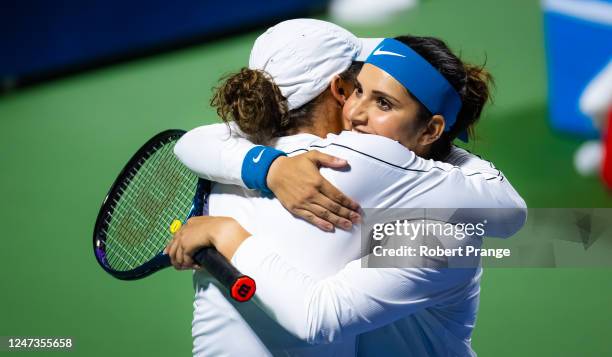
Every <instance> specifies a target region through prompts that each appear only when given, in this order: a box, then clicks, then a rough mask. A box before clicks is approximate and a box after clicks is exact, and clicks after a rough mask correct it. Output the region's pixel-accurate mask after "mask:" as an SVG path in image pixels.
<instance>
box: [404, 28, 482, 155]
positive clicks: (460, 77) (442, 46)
mask: <svg viewBox="0 0 612 357" xmlns="http://www.w3.org/2000/svg"><path fill="white" fill-rule="evenodd" d="M395 39H396V40H398V41H400V42H402V43H404V44H406V45H408V46H410V48H412V49H413V50H414V51H415V52H416V53H418V54H419V55H420V56H421V57H423V58H424V59H425V60H426V61H427V62H429V63H430V64H431V65H432V66H433V67H434V68H436V69H437V70H438V71H439V72H440V73H441V74H442V75H443V76H444V78H446V80H447V81H448V82H449V83H450V84H451V86H453V88H455V90H456V91H457V93H459V96H460V97H461V110H460V111H459V114H458V115H457V121H456V122H455V124H454V125H453V126H452V127H451V128H450V131H445V132H444V133H443V134H442V136H441V137H440V138H439V139H438V140H436V141H435V142H434V143H433V144H432V147H431V152H430V157H431V158H433V159H435V160H443V159H444V158H446V156H448V154H449V152H450V149H451V145H452V142H453V140H454V139H455V138H456V137H457V136H458V135H459V134H460V133H461V132H463V131H466V130H467V132H468V134H469V136H470V138H471V139H473V137H474V125H475V124H476V122H477V121H478V119H479V118H480V114H481V113H482V109H483V108H484V106H485V104H486V103H487V101H488V100H489V99H490V97H491V92H490V87H491V86H492V85H493V84H494V81H493V77H492V76H491V74H490V73H489V72H488V71H487V70H486V69H484V65H482V66H474V65H471V64H467V63H463V62H462V61H461V59H459V57H457V56H456V55H454V54H453V53H452V52H451V50H450V49H449V48H448V46H447V45H446V43H444V41H442V40H440V39H438V38H435V37H420V36H399V37H396V38H395ZM415 99H416V98H415ZM417 101H418V99H417ZM431 117H432V113H431V112H430V111H429V110H428V109H427V108H426V107H425V106H424V105H423V104H421V103H419V111H418V113H417V119H418V120H419V121H420V122H422V123H423V124H426V123H427V122H429V120H430V119H431Z"/></svg>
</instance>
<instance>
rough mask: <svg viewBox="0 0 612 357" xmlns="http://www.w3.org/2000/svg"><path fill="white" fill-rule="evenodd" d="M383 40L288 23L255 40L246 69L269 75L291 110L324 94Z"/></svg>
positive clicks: (324, 25)
mask: <svg viewBox="0 0 612 357" xmlns="http://www.w3.org/2000/svg"><path fill="white" fill-rule="evenodd" d="M382 40H383V38H357V37H356V36H355V35H353V34H352V33H350V32H349V31H347V30H345V29H343V28H342V27H340V26H338V25H335V24H332V23H331V22H327V21H321V20H315V19H294V20H287V21H283V22H281V23H279V24H277V25H275V26H272V27H270V28H269V29H268V30H267V31H266V32H264V33H263V34H262V35H260V36H259V37H258V38H257V40H255V44H253V49H251V57H250V59H249V68H251V69H257V70H262V71H264V72H266V73H268V74H269V75H270V76H271V77H272V80H273V81H274V83H275V84H276V85H277V86H278V87H279V88H280V90H281V93H282V94H283V96H284V97H285V98H287V102H288V103H289V110H291V109H295V108H299V107H301V106H302V105H304V104H306V103H308V102H309V101H311V100H313V99H314V98H316V97H317V96H318V95H319V94H321V93H323V91H324V90H325V89H326V88H327V87H328V86H329V83H330V82H331V80H332V78H333V77H334V76H335V75H337V74H340V73H342V72H344V71H345V70H346V69H348V68H349V66H350V65H351V63H352V62H353V61H365V59H366V58H367V57H368V55H369V54H370V53H371V52H372V51H373V50H374V48H375V47H376V46H377V45H378V44H379V43H380V42H381V41H382Z"/></svg>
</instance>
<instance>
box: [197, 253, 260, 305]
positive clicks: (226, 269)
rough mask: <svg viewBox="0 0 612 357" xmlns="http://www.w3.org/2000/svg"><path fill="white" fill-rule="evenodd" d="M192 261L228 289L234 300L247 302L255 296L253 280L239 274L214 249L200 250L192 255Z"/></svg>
mask: <svg viewBox="0 0 612 357" xmlns="http://www.w3.org/2000/svg"><path fill="white" fill-rule="evenodd" d="M193 259H194V260H195V261H196V262H197V263H198V264H199V265H200V266H201V267H203V268H204V269H206V270H207V271H208V272H209V273H210V274H211V275H212V276H213V277H214V278H215V279H217V280H218V281H219V282H220V283H221V284H223V286H225V287H226V288H228V289H229V291H230V295H231V296H232V298H233V299H234V300H236V301H239V302H245V301H249V300H250V299H251V297H253V295H254V294H255V280H253V279H251V278H250V277H248V276H246V275H244V274H242V273H240V272H239V271H238V269H236V267H234V266H233V265H232V264H231V263H230V262H229V261H228V260H227V259H226V258H225V257H224V256H223V255H221V253H219V252H218V251H217V250H216V249H215V248H202V249H200V250H199V251H197V252H196V253H195V254H194V255H193Z"/></svg>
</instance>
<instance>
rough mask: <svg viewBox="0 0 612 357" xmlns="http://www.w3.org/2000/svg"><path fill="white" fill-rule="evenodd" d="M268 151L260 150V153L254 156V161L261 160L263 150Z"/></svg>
mask: <svg viewBox="0 0 612 357" xmlns="http://www.w3.org/2000/svg"><path fill="white" fill-rule="evenodd" d="M264 151H266V149H261V151H260V152H259V155H257V157H254V158H253V163H255V164H256V163H258V162H259V160H261V155H263V152H264Z"/></svg>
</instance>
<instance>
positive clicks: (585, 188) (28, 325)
mask: <svg viewBox="0 0 612 357" xmlns="http://www.w3.org/2000/svg"><path fill="white" fill-rule="evenodd" d="M350 29H351V30H354V31H355V32H356V33H357V34H359V35H362V36H376V37H381V36H385V35H398V34H402V33H414V34H422V35H424V34H430V35H434V36H440V37H442V38H444V39H446V40H448V42H449V43H450V44H451V46H452V47H453V48H454V49H455V50H459V51H460V52H461V53H462V54H463V57H464V58H467V59H469V60H472V61H475V62H483V61H484V59H485V58H486V60H487V66H488V68H489V69H490V70H491V71H492V73H493V74H494V75H495V77H496V79H497V90H496V100H495V104H494V105H493V106H491V107H490V108H489V110H488V111H487V112H486V113H485V115H484V116H483V120H482V123H481V125H480V127H479V129H480V130H479V131H478V133H479V135H480V137H481V139H480V140H478V141H477V142H475V143H472V144H470V145H469V147H470V148H471V149H472V150H474V151H475V152H477V153H479V154H481V155H483V156H484V157H485V158H487V159H490V160H492V161H493V162H494V163H495V164H496V165H497V166H498V168H500V169H501V170H503V171H504V173H505V174H506V175H507V177H508V178H509V179H510V180H511V182H513V184H514V185H515V187H516V188H517V190H518V191H519V192H520V193H521V194H522V195H523V196H524V197H525V199H526V201H527V203H528V205H529V206H530V207H612V196H611V195H609V194H608V193H606V192H605V191H604V190H603V188H602V187H601V186H600V184H599V182H598V180H597V179H596V178H592V179H584V178H581V177H579V176H578V175H577V174H575V173H574V170H573V167H572V154H573V152H574V150H575V149H576V148H577V147H578V145H579V141H577V140H575V139H572V138H570V137H565V136H559V135H556V134H554V133H551V131H550V130H549V127H548V124H547V120H546V115H547V114H546V105H545V101H546V92H545V90H546V88H545V73H546V72H545V60H544V47H543V34H542V23H541V14H540V10H539V2H538V1H528V0H521V1H485V0H478V1H475V0H472V1H451V0H447V1H423V3H422V6H421V7H419V8H417V9H416V10H414V11H413V12H411V13H408V14H405V15H402V16H399V17H398V18H397V19H395V20H394V22H393V23H391V24H388V25H385V26H380V27H369V28H365V27H351V28H350ZM257 35H258V33H257V32H253V33H247V34H243V35H241V36H237V37H233V38H230V39H224V40H221V41H218V42H213V43H208V44H203V45H200V46H197V47H192V48H189V49H185V50H181V51H177V52H172V53H166V54H161V55H158V56H155V57H151V58H147V59H143V60H138V61H133V62H129V63H125V64H121V65H116V66H112V67H109V68H104V69H100V70H96V71H93V72H88V73H86V74H81V75H78V76H73V77H70V78H66V79H62V80H59V81H54V82H49V83H46V84H43V85H39V86H36V87H32V88H28V89H25V90H21V91H18V92H15V93H12V94H10V95H7V96H4V97H0V128H1V131H2V133H3V138H2V140H0V159H1V164H2V175H0V177H1V178H0V180H1V183H2V185H0V187H1V188H0V190H2V192H1V194H2V195H1V197H2V204H1V211H0V216H1V217H2V227H3V233H2V238H3V239H2V245H3V247H2V249H0V258H1V260H0V261H1V262H2V269H1V270H0V274H1V281H2V288H1V291H0V301H1V305H0V306H1V310H0V336H7V335H34V336H36V335H38V336H43V335H44V336H46V335H51V336H73V337H74V339H75V351H74V352H73V354H75V355H86V356H110V355H115V356H123V355H148V356H169V355H176V356H184V355H189V354H190V351H191V314H192V297H193V290H192V286H191V274H190V273H188V272H181V273H177V272H175V271H172V270H167V271H163V272H160V273H157V274H156V275H155V276H154V277H152V278H150V279H145V280H142V281H136V282H121V281H118V280H114V279H113V278H111V277H110V276H109V275H107V274H106V273H104V272H103V271H102V270H101V269H100V268H99V267H98V265H97V263H96V261H95V259H94V257H93V254H92V248H91V234H92V230H93V224H94V221H95V218H96V214H97V211H98V209H99V205H100V204H101V202H102V199H103V198H104V196H105V194H106V190H107V189H108V187H110V184H111V183H112V181H113V180H114V178H115V176H116V175H117V173H118V171H119V170H120V169H121V167H122V165H123V164H124V163H125V161H126V160H127V159H128V158H129V156H130V155H131V154H132V153H133V152H134V151H135V150H136V149H137V148H138V147H139V146H140V145H141V144H142V143H144V141H145V140H146V139H148V138H149V137H151V136H152V135H153V134H154V133H157V132H159V131H161V130H163V129H167V128H184V129H189V128H192V127H194V126H197V125H200V124H205V123H212V122H214V121H215V114H214V112H213V110H211V109H210V108H209V107H208V100H209V98H210V93H211V91H210V89H211V87H213V85H214V84H215V83H216V80H217V79H218V78H219V77H220V75H221V74H224V73H227V72H229V71H232V70H236V69H238V68H239V67H240V66H244V65H246V64H247V59H248V55H249V49H250V46H251V44H252V42H253V40H254V39H255V38H256V36H257ZM610 301H612V274H611V271H610V270H609V269H489V270H486V271H485V273H484V278H483V284H482V296H481V308H480V314H479V318H478V324H477V327H476V330H475V333H474V336H473V344H474V348H475V350H476V351H477V352H478V353H479V355H481V356H603V355H612V345H610V342H609V334H610V332H609V331H610V329H611V328H612V308H611V307H610V304H609V302H610Z"/></svg>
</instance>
